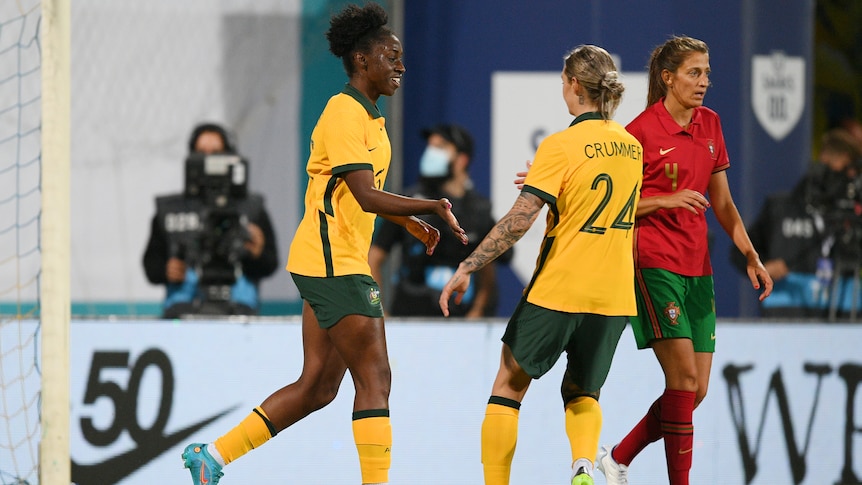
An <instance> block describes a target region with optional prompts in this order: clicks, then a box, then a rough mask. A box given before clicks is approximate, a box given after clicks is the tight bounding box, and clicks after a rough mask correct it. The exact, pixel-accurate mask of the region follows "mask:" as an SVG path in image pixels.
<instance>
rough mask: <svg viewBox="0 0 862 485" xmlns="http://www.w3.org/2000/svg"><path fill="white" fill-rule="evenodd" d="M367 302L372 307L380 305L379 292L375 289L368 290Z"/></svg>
mask: <svg viewBox="0 0 862 485" xmlns="http://www.w3.org/2000/svg"><path fill="white" fill-rule="evenodd" d="M368 301H369V302H370V303H371V304H372V305H377V304H379V303H380V290H378V289H377V288H371V289H370V290H368Z"/></svg>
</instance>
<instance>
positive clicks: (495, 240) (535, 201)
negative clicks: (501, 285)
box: [464, 192, 545, 272]
mask: <svg viewBox="0 0 862 485" xmlns="http://www.w3.org/2000/svg"><path fill="white" fill-rule="evenodd" d="M544 205H545V201H543V200H542V199H540V198H538V197H537V196H535V195H533V194H531V193H528V192H522V193H521V195H519V196H518V199H517V200H515V205H513V206H512V208H511V209H509V212H508V213H507V214H506V215H505V216H503V218H502V219H500V221H499V222H497V224H496V225H495V226H494V227H493V228H492V229H491V232H489V233H488V235H487V236H485V239H483V240H482V242H481V243H480V244H479V247H477V248H476V250H475V251H473V253H472V254H471V255H470V256H469V257H467V259H465V260H464V264H465V265H466V266H468V267H469V268H470V271H471V272H475V271H478V270H479V269H481V268H482V267H484V266H485V265H487V264H488V263H490V262H491V261H493V260H495V259H497V257H499V256H500V255H501V254H503V253H505V252H506V251H507V250H508V249H509V248H511V247H512V246H514V245H515V243H516V242H518V240H519V239H521V238H522V237H523V236H524V234H526V232H527V230H528V229H530V227H531V226H532V225H533V222H534V221H535V220H536V217H537V216H538V215H539V211H540V210H542V207H543V206H544Z"/></svg>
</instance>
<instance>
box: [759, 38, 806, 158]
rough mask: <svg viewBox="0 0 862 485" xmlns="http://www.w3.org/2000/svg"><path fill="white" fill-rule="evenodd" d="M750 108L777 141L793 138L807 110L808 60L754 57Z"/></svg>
mask: <svg viewBox="0 0 862 485" xmlns="http://www.w3.org/2000/svg"><path fill="white" fill-rule="evenodd" d="M751 107H752V109H753V110H754V116H755V117H756V118H757V121H758V122H760V126H762V127H763V129H764V130H765V131H766V132H767V133H769V136H771V137H772V138H773V139H774V140H775V141H781V140H782V139H784V137H786V136H787V135H788V134H790V132H791V131H792V130H793V128H794V127H796V124H797V123H799V120H800V119H801V118H802V111H803V110H804V109H805V59H803V58H802V57H796V56H788V55H785V54H784V53H783V52H773V53H772V54H770V55H768V56H752V58H751Z"/></svg>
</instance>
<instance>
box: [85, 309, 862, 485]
mask: <svg viewBox="0 0 862 485" xmlns="http://www.w3.org/2000/svg"><path fill="white" fill-rule="evenodd" d="M504 327H505V323H504V322H503V321H500V320H494V321H488V322H485V323H464V322H452V321H440V320H437V321H433V320H432V321H418V322H417V321H398V320H395V319H390V321H388V322H387V340H388V347H389V352H390V360H391V364H392V377H393V383H392V394H391V401H390V407H391V410H392V426H393V437H394V446H393V453H392V470H391V474H390V478H391V483H393V484H396V483H402V484H407V483H409V484H411V485H422V484H440V483H444V484H453V485H459V484H463V485H475V484H478V483H481V482H482V468H481V464H480V459H479V450H480V446H479V445H480V439H479V436H480V427H481V422H482V419H483V415H484V409H485V404H486V402H487V400H488V397H489V392H490V388H491V383H492V380H493V378H494V375H495V373H496V369H497V365H498V362H499V352H500V342H499V338H500V336H501V335H502V333H503V329H504ZM717 334H718V339H719V340H718V351H717V353H716V354H715V361H714V366H713V373H712V378H711V389H710V393H709V395H708V396H707V398H706V400H705V401H704V403H703V404H702V405H701V406H700V407H699V408H698V409H697V411H696V412H695V430H696V431H695V451H694V468H693V471H692V483H697V484H722V485H728V484H740V485H743V484H750V485H767V484H768V485H775V484H791V483H794V484H805V485H808V484H811V485H813V484H818V485H819V484H824V483H830V484H832V483H839V484H842V483H846V484H849V483H858V481H857V482H852V481H844V482H842V480H841V476H842V472H844V473H848V471H849V473H853V472H854V467H856V469H862V439H860V431H859V422H860V421H862V403H860V400H856V399H855V398H856V395H857V394H858V392H855V391H856V386H855V383H858V382H859V380H860V379H862V377H860V376H859V374H860V373H862V358H860V357H859V350H858V349H859V343H860V342H862V327H860V326H852V325H838V326H836V325H833V326H828V325H813V324H812V325H802V324H798V325H779V324H769V323H756V324H735V323H721V322H720V323H719V328H718V332H717ZM71 344H72V349H71V350H72V367H71V374H72V376H71V386H72V389H71V390H72V392H71V399H72V402H71V410H72V419H71V430H72V442H71V444H72V459H73V461H74V463H75V467H76V468H77V469H78V470H81V471H83V474H80V475H77V476H79V477H81V476H86V477H89V479H88V481H79V482H78V485H90V484H97V483H98V484H99V485H105V484H107V483H115V481H113V480H111V476H113V475H115V474H118V473H121V472H122V473H123V474H124V475H122V476H125V475H128V477H127V478H124V479H122V480H120V481H119V482H116V483H121V484H123V485H136V484H141V485H144V484H146V485H150V484H152V483H160V484H168V485H172V484H188V483H190V481H189V480H190V479H189V476H188V471H187V470H184V469H183V468H182V463H181V459H180V453H181V452H182V449H183V447H184V446H185V445H186V444H187V443H189V442H192V441H211V440H213V439H215V438H217V437H218V436H220V435H221V434H222V433H224V432H225V431H227V430H228V429H230V428H231V427H233V426H234V425H236V424H237V423H238V422H239V421H240V420H241V419H243V418H244V417H245V416H246V415H247V414H248V413H249V412H250V411H251V409H252V408H253V407H254V406H256V405H258V404H259V403H260V402H261V401H262V400H263V399H264V398H265V397H266V396H267V395H269V394H270V393H271V392H272V391H274V390H276V389H278V388H280V387H282V386H284V385H286V384H288V383H290V382H293V381H294V380H295V379H296V378H297V377H298V376H299V373H300V369H301V365H302V346H301V333H300V325H299V323H298V321H296V320H290V321H285V322H283V323H280V322H279V323H273V322H253V323H236V322H234V323H230V322H206V321H185V322H178V323H175V322H167V321H152V322H150V321H133V322H104V321H101V322H74V323H73V326H72V342H71ZM563 365H564V361H561V362H559V363H558V364H557V366H556V367H555V368H554V369H552V370H551V371H550V372H549V373H548V374H547V375H546V376H545V377H543V378H542V379H540V380H538V381H535V382H534V384H533V385H532V386H531V388H530V390H529V392H528V393H527V396H526V398H525V400H524V402H523V406H522V407H521V414H520V416H521V419H520V429H519V440H518V448H517V451H516V453H515V460H514V464H513V468H512V483H513V484H530V485H541V484H555V483H564V482H565V481H566V479H567V478H568V474H569V462H570V456H569V455H570V452H569V445H568V442H567V438H566V435H565V431H564V424H563V423H564V420H563V413H562V403H561V400H560V397H559V382H560V378H561V375H562V371H563ZM806 369H808V370H806ZM818 369H819V371H820V372H821V376H820V378H819V379H818V377H817V375H816V374H815V373H813V372H814V371H815V370H818ZM839 369H840V371H839ZM839 373H840V374H841V375H839ZM734 376H736V378H734ZM854 376H855V377H854ZM734 379H735V380H736V382H738V386H736V387H734V386H731V385H730V384H729V383H732V382H734ZM854 379H855V381H854ZM770 383H772V387H770ZM662 389H663V382H662V377H661V371H660V369H659V367H658V365H657V364H656V363H655V358H654V357H653V355H652V352H650V351H638V350H636V349H635V345H634V342H633V337H632V335H631V332H630V331H629V330H628V329H627V330H626V332H625V333H624V334H623V336H622V339H621V340H620V345H619V348H618V351H617V355H616V357H615V361H614V364H613V367H612V369H611V373H610V376H609V378H608V382H607V384H606V386H605V387H604V389H603V391H602V398H601V403H602V407H603V411H604V428H603V431H602V439H601V442H602V443H606V444H611V443H615V442H617V441H618V440H619V439H620V438H621V437H622V436H623V435H624V434H625V433H626V432H627V431H628V430H629V428H630V427H631V426H633V425H634V424H635V423H636V422H637V421H638V420H639V419H640V418H641V417H642V416H643V414H644V413H645V412H646V410H647V408H648V407H649V405H650V404H651V403H652V402H653V401H654V400H655V398H657V397H658V396H659V394H660V393H661V392H662ZM352 398H353V387H352V385H351V383H350V379H349V374H348V377H347V378H346V380H345V381H344V384H343V385H342V389H341V392H340V394H339V396H338V397H337V398H336V399H335V401H334V402H333V403H332V404H331V405H330V406H329V407H326V408H324V409H323V410H321V411H318V412H317V413H314V414H312V415H310V416H309V417H308V418H306V419H305V420H302V421H300V422H299V423H297V424H296V425H294V426H293V427H291V428H288V429H287V430H285V431H283V432H282V433H280V434H279V435H278V436H277V437H276V438H275V439H274V440H272V441H270V442H268V443H267V444H266V445H264V446H262V447H261V448H259V449H256V450H254V451H252V452H251V453H250V454H248V455H246V456H244V457H242V458H241V459H239V460H238V461H236V462H234V463H233V464H231V465H230V466H228V467H227V468H226V469H225V478H224V479H223V480H222V483H224V484H225V485H227V484H233V483H236V484H248V483H264V482H265V481H273V483H285V484H287V483H297V484H300V483H301V484H321V485H324V484H325V485H332V484H356V483H359V481H360V480H359V471H358V470H359V467H358V462H357V458H356V451H355V448H354V444H353V437H352V432H351V425H350V417H351V411H352ZM117 403H119V404H117ZM848 403H851V404H852V406H851V405H850V404H848ZM784 405H786V411H785V412H782V411H781V408H782V406H784ZM225 412H226V414H222V413H225ZM213 417H217V418H216V419H215V420H213V421H211V422H208V421H209V420H210V419H212V418H213ZM743 422H744V425H743V424H741V423H743ZM85 423H87V424H85ZM200 423H207V424H205V425H203V426H201V427H200V428H199V429H195V425H199V424H200ZM783 423H785V424H789V425H790V427H791V428H792V429H790V430H789V429H787V428H786V427H785V425H784V424H783ZM85 427H86V428H89V431H87V432H85V430H84V428H85ZM186 430H192V432H191V433H190V434H188V435H184V432H186V434H187V433H188V432H187V431H186ZM739 435H741V436H743V439H744V440H745V442H746V443H747V446H748V450H746V451H745V453H743V451H742V447H741V446H740V441H739V440H738V436H739ZM94 439H95V441H97V442H98V444H94V443H93V441H94ZM791 444H792V445H791ZM663 450H664V448H663V445H662V443H661V442H658V443H655V444H653V445H651V446H649V447H648V448H647V449H646V450H645V451H644V452H643V453H642V454H641V456H639V457H638V458H637V459H636V460H635V461H634V463H633V464H632V467H631V471H630V475H631V477H632V483H641V484H647V483H665V482H666V480H667V478H666V472H665V466H664V455H663V453H664V451H663ZM789 450H797V451H796V453H797V454H798V455H799V456H792V455H791V451H789ZM744 456H745V457H746V459H747V460H748V462H749V469H753V468H752V465H754V466H756V472H755V474H754V475H753V477H752V478H751V479H750V481H746V479H745V472H744V465H743V457H744ZM792 467H796V468H797V473H801V476H797V477H796V478H794V477H793V475H792V473H793V472H792ZM800 467H801V468H800ZM800 469H801V472H800ZM859 475H860V473H858V472H856V476H859ZM845 478H846V476H845ZM602 480H603V479H602V478H599V479H598V483H603V482H602Z"/></svg>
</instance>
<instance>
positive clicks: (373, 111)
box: [341, 83, 383, 119]
mask: <svg viewBox="0 0 862 485" xmlns="http://www.w3.org/2000/svg"><path fill="white" fill-rule="evenodd" d="M341 92H342V93H344V94H346V95H348V96H350V97H352V98H353V99H355V100H356V101H358V102H359V104H361V105H362V107H363V108H365V111H368V114H370V115H371V117H372V118H374V119H377V118H382V117H383V115H382V114H380V110H379V109H377V106H376V105H375V104H374V103H372V102H371V100H370V99H368V98H366V97H365V95H364V94H362V93H361V92H359V90H358V89H356V88H354V87H353V86H351V85H350V83H347V84H345V85H344V89H343V90H342V91H341Z"/></svg>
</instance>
